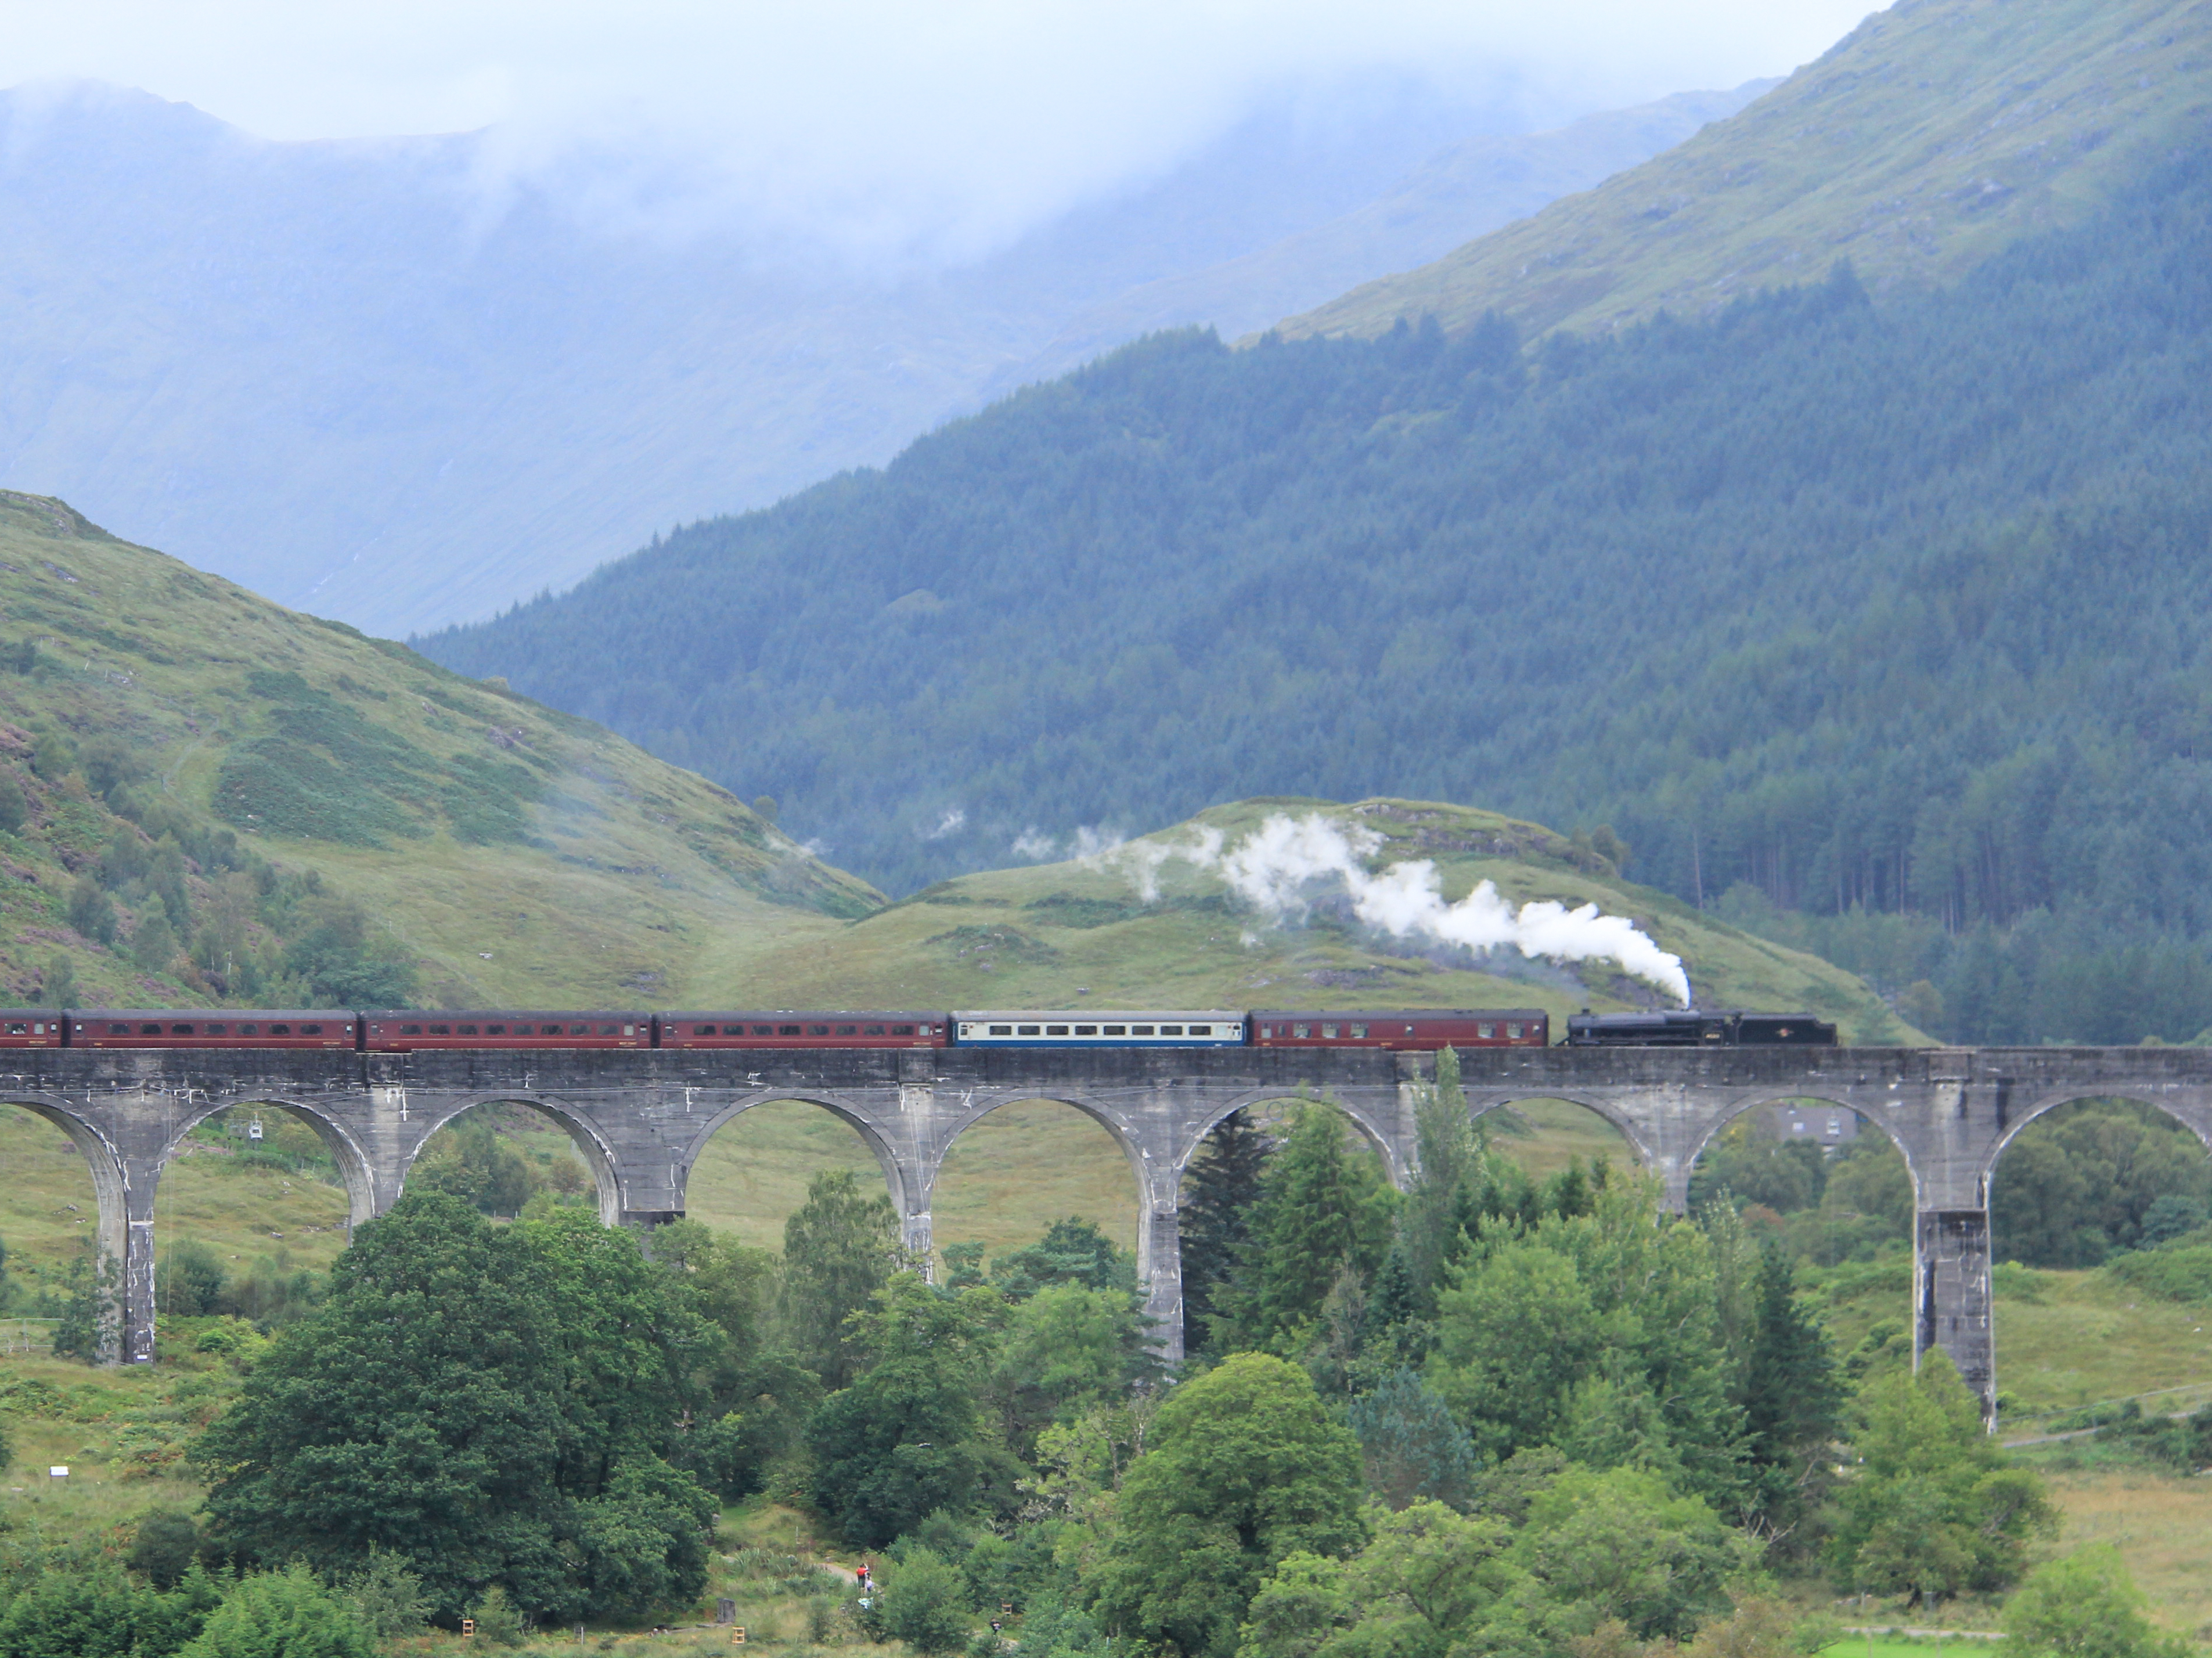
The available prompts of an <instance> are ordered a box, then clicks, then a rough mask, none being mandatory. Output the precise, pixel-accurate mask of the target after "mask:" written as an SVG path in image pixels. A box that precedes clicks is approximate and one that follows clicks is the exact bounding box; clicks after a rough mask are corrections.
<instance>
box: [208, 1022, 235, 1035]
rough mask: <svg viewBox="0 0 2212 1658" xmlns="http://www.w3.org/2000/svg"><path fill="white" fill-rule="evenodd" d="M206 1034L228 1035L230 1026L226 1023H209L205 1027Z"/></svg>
mask: <svg viewBox="0 0 2212 1658" xmlns="http://www.w3.org/2000/svg"><path fill="white" fill-rule="evenodd" d="M206 1034H207V1035H210V1036H228V1035H230V1027H229V1026H228V1025H227V1024H211V1025H209V1026H207V1027H206Z"/></svg>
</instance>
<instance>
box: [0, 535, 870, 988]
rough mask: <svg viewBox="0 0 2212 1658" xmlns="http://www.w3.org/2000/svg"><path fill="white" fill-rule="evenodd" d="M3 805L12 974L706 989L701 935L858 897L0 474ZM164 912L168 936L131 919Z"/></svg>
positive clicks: (5, 961) (646, 786) (665, 774)
mask: <svg viewBox="0 0 2212 1658" xmlns="http://www.w3.org/2000/svg"><path fill="white" fill-rule="evenodd" d="M0 638H4V639H5V640H6V641H7V645H8V648H7V649H6V650H5V651H4V652H0V774H4V776H5V779H6V781H5V782H0V817H9V816H13V817H17V818H18V819H19V821H18V822H16V823H15V825H14V826H13V827H12V829H9V831H8V832H6V833H0V860H3V861H4V865H5V871H6V874H7V876H8V879H7V881H6V882H5V884H0V984H4V985H5V986H6V993H7V994H8V995H10V996H12V997H15V998H16V999H18V1000H27V999H32V998H33V997H35V996H37V995H39V994H40V993H42V987H44V985H45V983H46V981H47V979H48V977H49V975H51V974H52V972H53V971H54V969H55V967H56V964H57V963H69V964H70V967H71V969H73V971H74V974H75V976H76V983H77V986H78V993H79V995H80V997H81V998H82V1000H83V1001H84V1002H86V1003H87V1004H98V1003H102V1002H105V1003H106V1004H107V1005H144V1004H147V1003H149V1002H150V1003H153V1004H155V1005H161V1004H163V1003H170V1004H177V1005H196V1004H201V1003H206V1002H210V1001H215V1000H219V999H222V998H224V997H226V996H232V995H241V994H256V995H265V994H280V995H303V994H307V993H317V994H320V995H324V996H330V997H335V998H336V999H337V1000H338V1001H340V1002H342V1003H346V1002H351V1001H352V1000H353V999H354V998H356V997H366V996H369V995H372V994H374V993H392V992H395V991H398V990H399V989H401V988H403V987H411V991H412V993H413V994H414V995H416V997H418V998H420V999H427V1000H428V1001H431V1002H433V1003H435V1002H445V1003H447V1004H452V1003H456V1002H459V1003H464V1004H465V1003H471V1002H474V1003H483V1002H487V1001H489V1002H492V1003H501V1002H504V1003H507V1004H510V1005H512V1004H517V1003H520V1004H521V1005H538V1006H547V1005H551V1006H574V1005H584V1006H594V1005H602V1006H604V1005H624V1004H629V1005H639V1004H650V1003H656V1002H660V1001H664V1000H665V999H668V998H670V997H676V998H678V999H682V998H683V996H684V993H686V992H695V993H696V991H698V990H701V989H703V988H704V987H702V986H701V984H700V981H699V980H698V978H697V976H696V963H697V962H698V959H699V957H700V952H701V950H702V949H703V948H705V947H707V946H708V945H709V944H711V945H712V946H713V948H714V949H715V950H717V951H720V952H721V953H722V954H723V956H724V957H727V955H728V953H729V952H730V950H731V948H732V944H731V941H732V939H733V938H735V939H741V940H750V941H752V942H753V943H755V944H759V945H763V946H765V945H767V944H772V943H773V942H774V941H775V939H776V938H779V937H780V936H781V934H783V933H784V932H788V931H790V930H792V929H793V928H799V929H802V930H803V929H804V928H805V927H806V926H808V925H809V924H812V925H814V926H817V927H818V926H823V925H829V924H831V923H830V921H829V918H831V917H837V916H849V915H854V914H865V913H866V912H868V911H869V910H872V909H873V908H875V907H876V906H877V905H878V904H879V903H880V902H882V900H881V897H880V895H878V894H877V893H876V892H875V891H873V890H872V889H871V888H869V887H868V886H866V884H863V883H861V882H859V881H856V880H854V879H853V878H850V877H848V876H846V875H843V874H842V873H840V872H837V871H835V870H832V869H830V868H829V867H828V866H827V865H823V864H822V863H821V862H820V861H819V860H818V859H815V858H813V857H812V856H811V855H810V854H809V853H806V852H805V851H804V850H803V849H802V848H800V847H798V846H797V845H796V844H794V843H793V841H791V840H790V839H789V838H788V837H787V836H786V835H782V834H781V833H779V832H778V831H776V830H775V829H774V828H773V827H772V826H770V825H769V824H768V823H764V822H763V820H762V819H761V818H760V817H758V816H757V815H756V814H755V813H754V811H752V810H751V809H750V808H749V807H747V806H745V805H742V804H741V803H739V802H738V800H736V799H733V798H732V796H730V795H729V794H728V793H726V792H725V791H723V790H721V789H719V788H717V787H715V786H713V785H712V784H709V783H707V782H705V781H704V780H702V779H700V778H697V777H695V776H693V775H691V774H689V773H685V772H681V771H678V770H677V769H676V768H673V767H671V766H668V765H665V764H664V763H662V762H659V761H657V760H654V759H653V758H652V757H650V756H647V755H645V754H643V753H641V752H640V751H639V750H636V749H635V748H633V747H631V746H630V745H629V744H627V743H624V742H623V741H622V740H620V739H619V738H615V737H612V736H611V735H609V734H608V733H607V732H604V731H601V730H599V729H598V728H597V727H595V726H592V725H590V724H588V723H587V722H586V721H584V720H578V719H575V718H574V717H572V716H569V715H567V714H556V713H555V712H554V711H553V710H551V709H550V708H542V707H540V706H538V704H536V703H533V702H531V701H528V700H526V699H525V698H522V697H520V696H516V695H513V694H512V693H509V692H507V690H506V689H504V688H503V687H501V686H497V685H486V684H481V683H470V682H467V681H464V680H462V679H460V678H459V677H457V676H455V675H453V674H452V673H449V672H447V671H446V670H444V669H442V668H440V667H438V666H436V665H434V664H432V663H430V662H428V661H426V660H425V659H422V658H421V657H419V656H417V655H416V654H415V653H413V652H411V651H410V650H408V649H407V648H406V647H404V646H400V645H395V644H392V643H390V642H389V641H377V640H370V639H367V638H364V637H363V636H362V635H360V634H358V633H356V632H355V631H354V630H353V629H350V628H348V627H345V626H344V625H343V624H342V623H328V622H322V621H319V620H317V619H316V618H314V617H312V616H303V615H301V614H299V613H297V612H295V611H291V610H284V609H283V608H281V607H279V606H277V605H275V604H269V603H268V602H266V601H265V600H263V599H260V598H256V597H255V596H254V595H252V594H251V593H249V592H246V591H245V590H244V589H242V588H240V587H236V586H232V585H231V584H230V583H228V582H226V581H223V580H220V579H218V578H216V577H213V576H209V575H204V574H200V573H199V572H197V571H194V570H192V569H191V568H188V567H186V566H185V565H183V564H180V563H179V562H177V561H175V560H173V559H171V558H167V557H165V556H162V555H161V554H159V553H155V552H150V551H149V550H146V549H144V548H142V547H135V546H131V545H130V544H126V543H124V542H120V541H118V540H116V539H114V538H113V537H110V536H108V535H106V533H105V532H103V531H100V530H99V529H97V528H95V527H94V526H93V525H90V524H88V523H87V522H86V521H85V520H84V519H82V518H81V517H79V516H78V515H77V514H76V513H74V512H72V511H71V510H70V508H69V507H66V506H64V505H63V504H62V503H60V502H58V501H49V500H46V499H43V498H40V497H36V496H28V495H15V494H5V495H0ZM9 783H12V784H13V785H14V786H15V792H17V793H20V794H21V803H20V806H19V807H17V808H15V809H14V810H12V811H11V810H4V809H5V808H6V807H7V805H8V803H7V799H6V797H7V796H8V794H9V787H8V784H9ZM73 905H74V908H75V922H74V924H73V923H72V919H71V918H72V908H73ZM156 914H159V916H160V918H161V921H162V922H163V923H164V924H165V925H166V926H167V928H168V930H169V936H170V937H171V938H173V942H174V945H175V948H174V949H173V950H171V951H169V952H167V953H166V954H162V953H161V952H158V951H155V950H153V948H152V945H153V943H154V942H155V939H154V938H152V937H151V936H149V935H147V934H146V933H145V932H144V931H143V930H144V929H145V928H146V926H148V924H149V921H150V920H152V919H153V918H154V917H155V915H156ZM103 934H104V935H106V939H105V942H103V941H102V935H103ZM195 958H197V959H195ZM395 975H396V976H395Z"/></svg>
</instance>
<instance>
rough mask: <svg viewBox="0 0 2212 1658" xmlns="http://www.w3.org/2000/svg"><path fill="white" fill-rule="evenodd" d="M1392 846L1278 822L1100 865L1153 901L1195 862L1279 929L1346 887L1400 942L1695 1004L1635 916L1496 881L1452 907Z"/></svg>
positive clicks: (1425, 873) (1363, 833) (1424, 871)
mask: <svg viewBox="0 0 2212 1658" xmlns="http://www.w3.org/2000/svg"><path fill="white" fill-rule="evenodd" d="M1382 845H1383V837H1382V836H1381V835H1377V834H1376V833H1375V831H1374V830H1372V829H1366V828H1364V827H1362V826H1359V825H1357V824H1355V825H1352V826H1351V827H1349V828H1346V827H1345V826H1343V825H1341V824H1339V823H1334V822H1332V821H1330V820H1329V819H1328V818H1327V817H1322V816H1321V815H1320V814H1319V813H1314V814H1310V815H1309V816H1307V817H1299V818H1291V817H1284V816H1281V815H1279V814H1278V815H1277V816H1274V817H1269V818H1268V819H1267V821H1266V822H1264V823H1261V825H1260V827H1259V828H1258V829H1255V830H1254V831H1253V832H1252V833H1251V834H1250V835H1247V836H1246V837H1245V838H1244V839H1243V840H1242V841H1238V842H1237V844H1236V845H1235V846H1233V847H1232V846H1230V845H1228V844H1227V841H1226V837H1225V836H1224V835H1223V834H1222V833H1221V831H1220V830H1218V829H1212V828H1206V829H1200V831H1199V832H1198V833H1197V834H1196V835H1194V836H1193V837H1192V838H1191V839H1190V840H1188V841H1138V842H1135V843H1133V844H1132V845H1129V846H1126V847H1120V848H1118V849H1115V850H1114V851H1111V852H1109V853H1103V854H1100V855H1098V856H1097V857H1095V858H1094V859H1091V861H1092V862H1093V863H1094V864H1095V865H1097V866H1098V867H1102V868H1111V869H1115V870H1116V871H1118V872H1121V874H1122V875H1123V876H1125V877H1126V878H1127V879H1128V880H1129V882H1130V883H1131V884H1132V885H1133V886H1134V887H1135V888H1136V889H1137V891H1138V892H1139V895H1140V896H1142V897H1143V898H1144V899H1145V900H1146V902H1152V900H1153V899H1155V898H1157V897H1158V896H1159V873H1160V870H1161V868H1162V866H1163V865H1166V864H1168V863H1170V862H1171V861H1181V862H1184V863H1188V864H1191V865H1195V866H1196V867H1198V868H1200V869H1203V870H1206V871H1207V872H1210V873H1212V874H1215V875H1218V876H1219V877H1220V878H1222V879H1223V880H1225V881H1226V882H1227V883H1228V884H1229V888H1230V890H1231V891H1232V892H1234V893H1236V894H1237V896H1238V897H1240V898H1242V899H1243V900H1244V901H1245V902H1247V903H1249V904H1250V905H1251V906H1252V907H1253V908H1255V909H1257V910H1259V911H1260V912H1261V913H1262V914H1265V915H1267V917H1268V918H1269V919H1270V920H1271V921H1273V922H1277V923H1279V922H1281V921H1282V920H1285V919H1286V918H1288V917H1291V916H1294V915H1302V914H1304V913H1305V912H1306V911H1307V909H1308V908H1310V906H1311V902H1312V896H1313V892H1314V889H1315V888H1316V885H1324V884H1325V885H1328V886H1334V887H1340V888H1341V890H1343V891H1344V893H1345V894H1346V896H1347V897H1349V898H1350V899H1351V901H1352V913H1353V914H1355V915H1357V916H1358V918H1359V920H1361V921H1363V922H1364V923H1365V924H1366V925H1367V926H1370V927H1373V928H1374V929H1376V931H1377V932H1387V933H1389V935H1390V936H1391V937H1393V938H1433V939H1435V940H1436V941H1437V942H1438V943H1440V944H1458V945H1462V946H1463V947H1465V948H1466V949H1468V950H1500V949H1504V948H1506V947H1508V946H1510V947H1511V948H1513V949H1515V950H1519V951H1520V952H1521V953H1522V956H1524V957H1531V958H1534V957H1543V958H1544V959H1546V960H1547V961H1553V962H1611V963H1614V964H1615V965H1616V966H1618V967H1619V968H1620V970H1621V971H1622V972H1624V973H1626V974H1627V975H1629V977H1631V978H1632V979H1639V980H1641V981H1644V983H1646V984H1649V985H1656V987H1659V988H1660V989H1662V990H1663V991H1665V992H1666V993H1668V995H1670V996H1672V997H1674V999H1675V1000H1676V1001H1678V1002H1680V1003H1681V1004H1682V1005H1685V1006H1687V1005H1689V1000H1690V979H1689V975H1688V974H1687V973H1686V972H1685V971H1684V970H1683V968H1682V958H1681V957H1679V956H1676V955H1674V954H1672V953H1671V952H1669V951H1668V950H1662V949H1660V948H1659V946H1658V945H1657V944H1654V943H1653V942H1652V941H1651V938H1650V936H1649V935H1648V934H1646V933H1644V932H1642V931H1640V930H1639V929H1638V927H1637V926H1636V924H1635V923H1634V922H1633V921H1631V920H1628V919H1627V918H1626V916H1621V915H1606V914H1601V913H1600V912H1599V910H1598V907H1597V906H1596V905H1595V904H1583V905H1580V906H1578V907H1577V908H1573V909H1569V908H1567V907H1566V906H1565V904H1562V903H1558V902H1553V900H1550V899H1541V900H1536V901H1532V902H1528V903H1525V904H1522V905H1521V906H1520V907H1519V908H1515V907H1514V906H1513V905H1512V904H1511V903H1510V902H1508V901H1507V900H1506V899H1505V898H1504V896H1501V895H1500V894H1499V892H1498V888H1497V886H1496V885H1495V884H1493V883H1492V882H1489V881H1484V882H1482V883H1481V884H1479V885H1478V886H1476V888H1475V889H1474V891H1472V892H1470V893H1468V895H1467V896H1466V897H1464V898H1462V899H1461V900H1460V901H1459V902H1457V903H1455V904H1454V903H1446V902H1444V896H1443V884H1442V882H1441V881H1440V879H1439V878H1438V877H1437V866H1436V865H1435V864H1434V863H1432V862H1431V860H1429V859H1425V858H1423V859H1413V860H1409V861H1407V862H1405V863H1400V864H1393V865H1389V867H1388V868H1385V869H1383V870H1382V871H1381V872H1370V871H1369V870H1368V867H1367V859H1369V858H1370V857H1372V856H1373V855H1374V853H1376V852H1377V851H1378V850H1380V849H1381V847H1382Z"/></svg>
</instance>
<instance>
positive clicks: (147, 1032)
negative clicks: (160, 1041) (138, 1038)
mask: <svg viewBox="0 0 2212 1658" xmlns="http://www.w3.org/2000/svg"><path fill="white" fill-rule="evenodd" d="M138 1034H139V1035H142V1036H158V1035H161V1026H160V1024H158V1023H155V1024H142V1025H140V1026H139V1027H138Z"/></svg>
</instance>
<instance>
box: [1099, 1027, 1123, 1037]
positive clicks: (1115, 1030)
mask: <svg viewBox="0 0 2212 1658" xmlns="http://www.w3.org/2000/svg"><path fill="white" fill-rule="evenodd" d="M1098 1034H1099V1035H1102V1036H1126V1035H1128V1034H1129V1027H1128V1026H1127V1025H1125V1024H1109V1025H1102V1026H1101V1027H1100V1028H1099V1032H1098Z"/></svg>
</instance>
